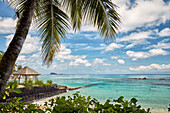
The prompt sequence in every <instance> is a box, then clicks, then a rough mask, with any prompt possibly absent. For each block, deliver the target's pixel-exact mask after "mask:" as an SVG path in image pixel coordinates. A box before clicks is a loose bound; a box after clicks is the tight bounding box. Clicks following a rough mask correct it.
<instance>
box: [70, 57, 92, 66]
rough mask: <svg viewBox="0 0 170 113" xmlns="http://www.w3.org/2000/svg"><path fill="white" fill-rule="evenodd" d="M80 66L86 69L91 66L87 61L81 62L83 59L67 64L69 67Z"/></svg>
mask: <svg viewBox="0 0 170 113" xmlns="http://www.w3.org/2000/svg"><path fill="white" fill-rule="evenodd" d="M80 64H84V65H85V66H86V67H89V66H91V64H90V63H89V61H88V60H83V59H80V58H78V59H75V60H74V61H71V62H70V63H69V65H71V66H79V65H80Z"/></svg>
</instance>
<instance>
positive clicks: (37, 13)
mask: <svg viewBox="0 0 170 113" xmlns="http://www.w3.org/2000/svg"><path fill="white" fill-rule="evenodd" d="M3 1H7V2H9V4H10V6H11V7H13V8H14V9H15V10H16V12H17V15H18V24H17V27H16V32H15V35H14V37H13V39H12V41H11V43H10V44H9V45H10V46H9V47H8V48H7V51H6V52H5V54H4V56H3V58H2V60H3V62H2V61H1V62H0V75H1V76H0V81H1V82H0V95H1V92H2V91H3V90H4V86H5V85H6V81H7V79H8V78H9V75H10V74H11V73H12V67H13V65H14V64H15V61H16V59H17V57H18V56H19V53H20V51H21V49H22V45H23V44H24V41H25V39H26V36H27V34H28V31H29V28H30V26H31V22H32V19H33V22H34V23H35V24H34V25H35V26H36V27H37V29H38V34H39V35H40V37H41V42H42V54H41V55H42V58H43V63H44V64H47V65H49V64H51V63H52V60H53V57H54V55H55V53H56V52H57V51H59V48H60V44H61V39H64V38H65V34H66V32H67V31H68V30H69V29H70V28H71V26H72V28H73V30H74V31H77V30H80V28H81V26H82V23H83V22H84V23H89V24H92V25H94V26H96V27H97V28H98V30H99V31H100V34H101V36H103V37H104V38H105V39H108V38H109V39H112V38H113V37H114V36H115V34H116V32H117V30H118V28H119V24H120V16H119V14H118V13H117V12H116V8H117V6H116V5H115V4H113V3H112V2H111V0H3Z"/></svg>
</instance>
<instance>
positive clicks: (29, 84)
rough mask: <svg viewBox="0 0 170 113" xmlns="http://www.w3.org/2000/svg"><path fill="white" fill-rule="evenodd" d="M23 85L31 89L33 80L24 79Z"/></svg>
mask: <svg viewBox="0 0 170 113" xmlns="http://www.w3.org/2000/svg"><path fill="white" fill-rule="evenodd" d="M23 85H24V87H25V88H26V89H31V88H32V87H33V80H31V79H29V80H28V81H24V83H23Z"/></svg>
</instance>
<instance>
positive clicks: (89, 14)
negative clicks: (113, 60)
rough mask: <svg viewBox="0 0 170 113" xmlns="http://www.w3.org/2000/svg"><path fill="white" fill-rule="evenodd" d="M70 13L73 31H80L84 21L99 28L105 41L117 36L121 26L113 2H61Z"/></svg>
mask: <svg viewBox="0 0 170 113" xmlns="http://www.w3.org/2000/svg"><path fill="white" fill-rule="evenodd" d="M61 2H62V4H63V6H64V7H65V9H66V10H67V11H68V13H69V14H70V17H71V20H72V21H71V22H72V24H73V29H74V30H76V29H80V27H81V25H82V24H81V23H82V21H83V20H85V22H87V23H90V24H93V25H94V26H97V27H98V29H99V32H100V35H101V36H102V37H105V39H108V38H111V39H113V37H114V36H115V34H116V33H117V30H118V29H119V24H120V15H119V14H118V13H117V12H116V8H117V6H116V5H115V4H113V3H112V2H111V0H61Z"/></svg>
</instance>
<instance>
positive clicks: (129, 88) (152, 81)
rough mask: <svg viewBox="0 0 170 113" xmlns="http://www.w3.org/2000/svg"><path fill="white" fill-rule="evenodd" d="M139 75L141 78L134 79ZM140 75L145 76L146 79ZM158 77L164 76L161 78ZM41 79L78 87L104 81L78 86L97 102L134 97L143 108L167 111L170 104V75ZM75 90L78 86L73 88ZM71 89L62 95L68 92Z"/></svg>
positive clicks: (83, 92)
mask: <svg viewBox="0 0 170 113" xmlns="http://www.w3.org/2000/svg"><path fill="white" fill-rule="evenodd" d="M136 78H141V79H136ZM143 78H147V79H146V80H145V79H143ZM160 78H163V79H161V80H160ZM39 79H42V80H43V81H46V80H49V79H50V80H53V82H54V83H56V84H59V85H66V86H68V87H79V86H85V85H89V84H94V83H104V84H100V85H96V86H91V87H87V88H82V89H79V90H78V91H80V94H81V95H85V96H91V97H94V98H97V99H98V100H99V101H100V102H104V101H106V100H107V99H113V98H114V99H117V98H118V97H120V96H124V97H125V99H131V98H132V97H135V98H136V99H138V104H141V105H142V106H143V107H144V108H148V107H149V108H151V109H154V110H158V109H159V110H162V111H166V110H167V106H168V105H169V104H170V75H168V74H167V75H126V74H124V75H122V74H121V75H111V74H110V75H104V74H103V75H102V74H100V75H91V74H86V75H81V74H80V75H78V74H77V75H40V76H39ZM76 91H77V90H76ZM76 91H71V92H69V93H66V94H64V95H66V96H67V95H71V94H72V93H74V92H76Z"/></svg>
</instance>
